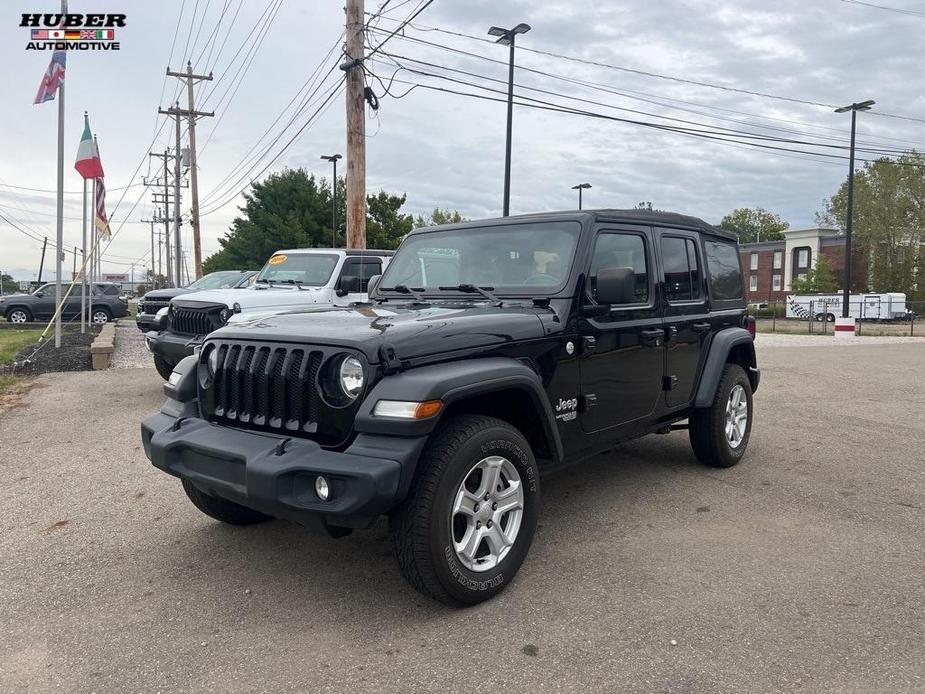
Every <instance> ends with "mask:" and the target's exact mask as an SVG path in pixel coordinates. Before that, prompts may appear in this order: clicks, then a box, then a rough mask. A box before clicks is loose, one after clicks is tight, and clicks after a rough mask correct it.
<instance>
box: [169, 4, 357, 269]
mask: <svg viewBox="0 0 925 694" xmlns="http://www.w3.org/2000/svg"><path fill="white" fill-rule="evenodd" d="M362 19H363V15H362V13H361V14H360V20H361V21H362ZM167 75H168V76H169V77H177V78H179V79H181V80H184V81H185V82H186V97H187V107H186V110H185V111H181V110H180V108H178V107H177V106H174V108H173V109H168V111H170V110H172V111H174V112H175V113H176V114H177V120H178V123H179V117H180V115H184V116H186V117H187V118H188V119H189V151H190V154H189V156H190V185H191V186H192V191H191V192H192V195H193V197H192V204H191V205H190V221H191V223H192V226H193V256H194V258H195V262H196V279H199V278H200V277H202V246H201V245H200V241H199V177H198V175H197V173H196V118H198V117H200V116H208V117H212V116H214V115H215V113H214V112H208V113H206V112H204V111H197V110H196V100H195V96H194V90H193V85H194V84H196V82H202V81H203V80H211V79H212V73H211V72H210V73H209V74H208V75H196V74H194V73H193V66H192V64H191V63H190V62H188V61H187V63H186V72H171V70H170V68H169V67H168V68H167ZM161 113H163V111H161ZM177 128H178V129H179V125H178V126H177ZM178 149H179V147H178ZM177 156H179V152H177ZM178 168H179V167H178ZM177 218H178V219H179V215H177ZM178 257H179V254H178ZM177 263H178V265H179V261H177Z"/></svg>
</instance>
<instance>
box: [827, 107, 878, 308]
mask: <svg viewBox="0 0 925 694" xmlns="http://www.w3.org/2000/svg"><path fill="white" fill-rule="evenodd" d="M875 103H876V102H875V101H874V100H873V99H868V100H867V101H862V102H860V103H853V104H849V105H848V106H842V107H841V108H837V109H835V113H847V112H848V111H850V112H851V151H850V154H849V156H848V215H847V219H846V222H845V286H844V288H843V289H842V308H841V311H842V313H841V315H842V318H847V317H848V302H849V300H850V298H851V231H852V226H853V218H854V143H855V134H856V130H857V117H858V111H869V110H870V107H871V106H873V105H874V104H875Z"/></svg>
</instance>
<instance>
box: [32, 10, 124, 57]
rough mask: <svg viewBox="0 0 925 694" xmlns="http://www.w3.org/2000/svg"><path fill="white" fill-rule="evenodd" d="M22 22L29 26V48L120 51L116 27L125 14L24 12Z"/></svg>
mask: <svg viewBox="0 0 925 694" xmlns="http://www.w3.org/2000/svg"><path fill="white" fill-rule="evenodd" d="M19 26H21V27H28V28H29V31H30V32H31V37H30V38H31V40H30V41H29V43H28V44H26V50H27V51H44V50H55V51H118V50H119V42H118V41H116V30H115V29H114V28H113V27H124V26H125V15H124V14H39V13H23V15H22V21H20V22H19Z"/></svg>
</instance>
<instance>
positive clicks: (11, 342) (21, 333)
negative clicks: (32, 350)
mask: <svg viewBox="0 0 925 694" xmlns="http://www.w3.org/2000/svg"><path fill="white" fill-rule="evenodd" d="M41 334H42V330H41V329H40V328H26V329H24V330H0V364H8V363H9V362H11V361H13V357H15V356H16V353H17V352H19V350H21V349H22V348H23V347H26V346H27V345H31V344H32V343H34V342H37V341H38V339H39V337H40V336H41Z"/></svg>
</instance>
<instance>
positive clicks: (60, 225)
mask: <svg viewBox="0 0 925 694" xmlns="http://www.w3.org/2000/svg"><path fill="white" fill-rule="evenodd" d="M66 7H67V4H66V2H65V0H61V12H62V15H63V14H64V13H65V12H66V9H65V8H66ZM57 203H58V210H57V211H58V219H57V247H56V249H55V250H56V254H55V255H56V257H55V272H56V274H57V278H56V280H55V305H56V306H57V307H58V309H59V310H58V318H57V320H56V321H55V347H60V346H61V314H62V313H63V311H61V310H60V308H61V300H62V297H63V292H62V291H61V272H62V268H61V255H62V253H63V250H64V80H62V81H61V84H60V85H58V200H57Z"/></svg>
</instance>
